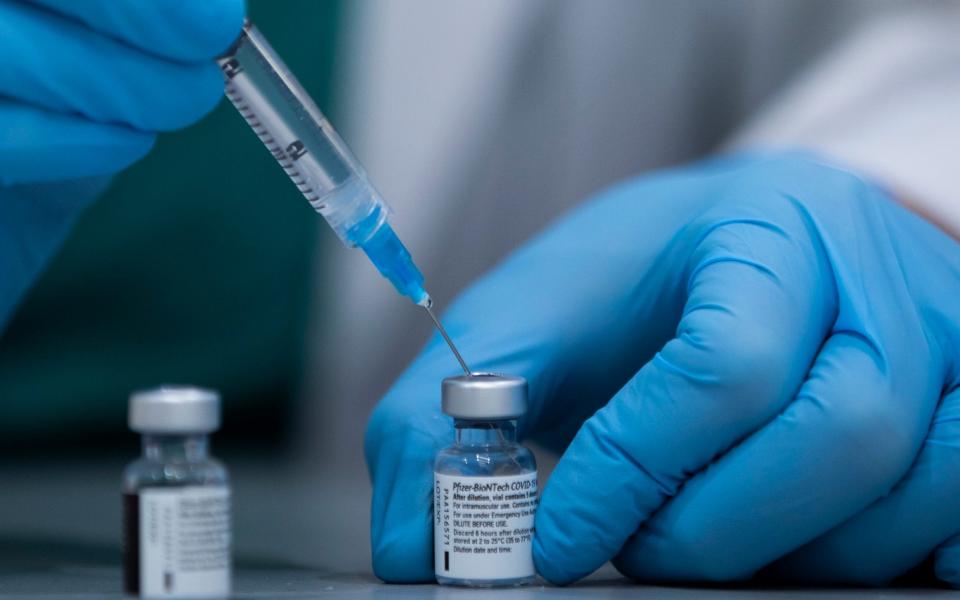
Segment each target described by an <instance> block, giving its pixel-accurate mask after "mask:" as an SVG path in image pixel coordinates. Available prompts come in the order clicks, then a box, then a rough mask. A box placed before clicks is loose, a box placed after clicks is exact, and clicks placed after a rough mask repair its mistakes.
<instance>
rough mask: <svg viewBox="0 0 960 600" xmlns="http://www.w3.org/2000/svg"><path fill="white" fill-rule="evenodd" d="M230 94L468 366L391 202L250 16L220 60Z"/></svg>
mask: <svg viewBox="0 0 960 600" xmlns="http://www.w3.org/2000/svg"><path fill="white" fill-rule="evenodd" d="M218 62H219V64H220V68H221V69H222V70H223V74H224V79H225V80H226V95H227V98H229V99H230V101H231V102H232V103H233V105H234V106H235V107H236V108H237V110H238V111H240V114H241V115H242V116H243V118H244V119H246V121H247V124H249V125H250V127H251V128H252V129H253V131H254V133H256V134H257V136H258V137H259V138H260V141H262V142H263V144H264V145H265V146H266V147H267V149H268V150H269V151H270V152H271V153H272V154H273V156H274V158H276V159H277V162H279V163H280V166H281V167H283V170H284V171H286V173H287V175H288V176H289V177H290V179H291V180H292V181H293V183H294V184H295V185H296V186H297V188H298V189H299V190H300V192H301V193H302V194H303V195H304V197H305V198H306V199H307V201H308V202H310V204H311V206H313V208H314V209H315V210H316V211H317V212H319V213H320V214H321V215H322V216H323V218H325V219H326V220H327V223H329V224H330V226H331V227H332V228H333V230H334V231H335V232H336V234H337V235H338V236H339V237H340V239H341V240H342V241H343V243H344V244H346V245H347V246H349V247H357V246H359V247H360V248H362V249H363V251H364V252H365V253H366V254H367V256H368V257H369V258H370V260H371V261H372V262H373V264H374V266H376V267H377V270H378V271H380V273H381V274H382V275H383V276H384V277H386V278H387V279H388V280H389V281H390V283H392V284H393V286H394V287H395V288H396V289H397V291H398V292H400V293H401V294H402V295H404V296H407V297H408V298H410V299H411V300H412V301H413V302H415V303H416V304H418V305H420V306H422V307H423V308H425V309H426V311H427V313H428V314H429V315H430V318H431V319H433V322H434V324H435V325H436V326H437V329H438V330H439V331H440V334H441V335H442V336H443V338H444V340H446V342H447V344H448V345H449V346H450V349H451V350H452V351H453V353H454V355H455V356H456V357H457V361H458V362H459V363H460V366H461V367H462V368H463V370H464V372H465V373H466V374H468V375H470V369H469V367H467V364H466V362H464V360H463V357H461V356H460V353H459V352H458V351H457V348H456V346H454V344H453V341H452V340H451V339H450V337H449V336H448V335H447V332H446V331H445V330H444V329H443V326H442V325H441V324H440V321H439V320H438V319H437V318H436V316H435V315H434V314H433V311H432V306H433V302H432V300H431V299H430V295H429V294H428V293H427V290H426V289H425V288H424V286H423V275H422V274H421V273H420V270H419V269H417V266H416V265H415V264H414V262H413V259H412V258H411V256H410V253H409V252H408V251H407V249H406V247H404V245H403V243H402V242H401V241H400V239H399V238H398V237H397V234H396V233H395V232H394V231H393V228H392V227H391V226H390V223H389V222H388V220H387V219H388V217H389V213H390V209H389V207H388V206H387V204H386V203H385V202H384V200H383V198H381V197H380V194H379V192H377V190H376V189H374V187H373V185H372V184H371V183H370V180H369V179H368V178H367V174H366V172H365V171H364V170H363V167H362V166H360V163H359V162H358V161H357V159H356V158H355V157H354V156H353V154H352V153H351V152H350V149H349V148H347V145H346V144H345V143H344V142H343V140H342V139H341V138H340V136H339V135H338V134H337V132H336V131H334V130H333V127H331V125H330V122H329V121H327V119H326V117H324V116H323V113H321V112H320V109H318V108H317V106H316V104H314V102H313V100H311V99H310V96H309V95H307V93H306V91H305V90H304V89H303V87H302V86H301V85H300V83H299V82H298V81H297V80H296V78H294V76H293V74H292V73H290V71H289V69H287V67H286V65H284V64H283V61H281V60H280V57H278V56H277V55H276V53H275V52H274V50H273V48H271V47H270V44H268V43H267V41H266V39H264V37H263V35H262V34H261V33H260V32H259V30H257V28H256V27H255V26H254V25H253V24H252V23H250V22H249V21H248V22H246V23H245V24H244V27H243V32H242V33H241V34H240V37H239V38H237V41H236V42H235V43H234V44H233V46H231V48H230V49H229V50H228V51H227V52H226V54H224V55H223V56H222V57H221V58H219V59H218Z"/></svg>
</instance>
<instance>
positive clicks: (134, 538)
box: [123, 494, 140, 596]
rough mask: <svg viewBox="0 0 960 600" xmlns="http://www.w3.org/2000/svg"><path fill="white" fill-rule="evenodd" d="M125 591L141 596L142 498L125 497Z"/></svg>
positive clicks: (134, 496) (126, 495)
mask: <svg viewBox="0 0 960 600" xmlns="http://www.w3.org/2000/svg"><path fill="white" fill-rule="evenodd" d="M123 591H124V592H126V593H127V594H132V595H135V596H136V595H139V594H140V496H139V495H138V494H124V495H123Z"/></svg>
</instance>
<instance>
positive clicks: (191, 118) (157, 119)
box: [133, 62, 223, 131]
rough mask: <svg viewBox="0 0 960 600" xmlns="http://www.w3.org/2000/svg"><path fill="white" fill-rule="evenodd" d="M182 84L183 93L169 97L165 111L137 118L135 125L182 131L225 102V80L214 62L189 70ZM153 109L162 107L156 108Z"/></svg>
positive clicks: (165, 100) (183, 76)
mask: <svg viewBox="0 0 960 600" xmlns="http://www.w3.org/2000/svg"><path fill="white" fill-rule="evenodd" d="M180 83H181V87H180V88H179V90H180V91H179V92H177V93H171V94H169V96H168V97H166V98H165V99H164V102H163V105H162V107H160V109H161V110H154V111H153V112H151V113H149V114H144V115H142V117H141V118H135V119H133V124H134V125H135V126H137V127H140V128H147V129H150V128H153V129H156V130H158V131H174V130H177V129H182V128H184V127H188V126H190V125H192V124H194V123H196V122H197V121H199V120H200V119H202V118H203V117H204V116H206V115H207V114H208V113H210V112H211V111H212V110H213V109H214V108H215V107H216V106H217V104H219V103H220V100H221V99H222V98H223V76H222V75H221V74H220V69H219V68H218V67H217V65H216V64H214V63H213V62H209V63H198V64H196V65H191V66H189V67H186V71H184V73H183V74H182V76H181V77H180ZM145 108H146V107H145ZM150 108H151V109H156V108H158V107H157V106H156V105H153V106H151V107H150Z"/></svg>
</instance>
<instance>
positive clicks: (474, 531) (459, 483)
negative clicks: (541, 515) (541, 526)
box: [433, 471, 537, 580]
mask: <svg viewBox="0 0 960 600" xmlns="http://www.w3.org/2000/svg"><path fill="white" fill-rule="evenodd" d="M536 510H537V472H536V471H534V472H532V473H524V474H522V475H510V476H506V477H470V476H466V475H443V474H440V473H434V485H433V513H434V515H433V517H434V518H433V540H434V544H433V548H434V566H435V568H436V574H437V577H449V578H453V579H479V580H484V579H487V580H496V579H514V578H520V577H529V576H532V575H533V555H532V543H533V518H534V515H535V514H536Z"/></svg>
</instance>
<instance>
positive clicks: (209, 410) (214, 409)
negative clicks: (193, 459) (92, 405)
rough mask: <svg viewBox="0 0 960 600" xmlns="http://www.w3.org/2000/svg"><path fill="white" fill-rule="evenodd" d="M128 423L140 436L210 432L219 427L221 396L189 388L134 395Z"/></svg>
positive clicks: (159, 389) (167, 387) (173, 388)
mask: <svg viewBox="0 0 960 600" xmlns="http://www.w3.org/2000/svg"><path fill="white" fill-rule="evenodd" d="M127 422H128V423H129V425H130V429H132V430H134V431H136V432H139V433H161V434H162V433H168V434H187V433H210V432H212V431H216V430H217V429H219V428H220V394H218V393H217V392H215V391H213V390H205V389H203V388H197V387H189V386H162V387H158V388H154V389H152V390H142V391H139V392H134V393H133V394H131V395H130V410H129V413H128V415H127Z"/></svg>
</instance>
